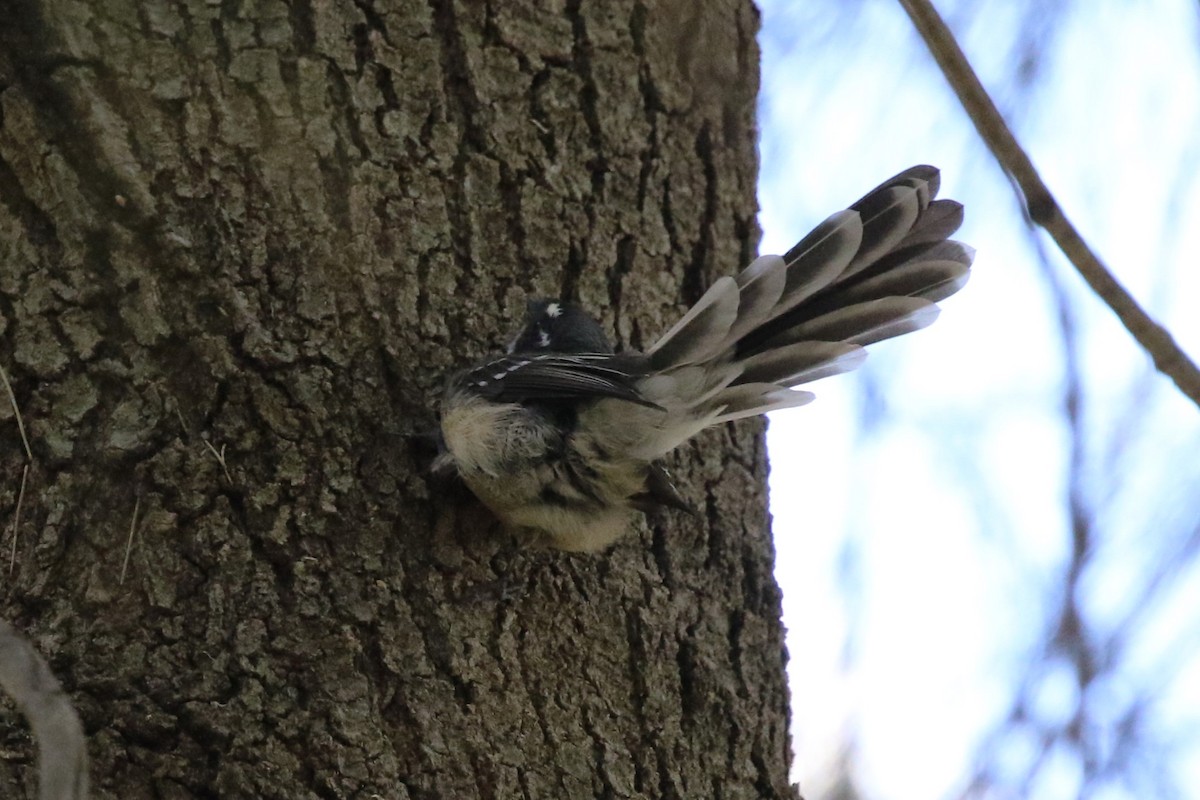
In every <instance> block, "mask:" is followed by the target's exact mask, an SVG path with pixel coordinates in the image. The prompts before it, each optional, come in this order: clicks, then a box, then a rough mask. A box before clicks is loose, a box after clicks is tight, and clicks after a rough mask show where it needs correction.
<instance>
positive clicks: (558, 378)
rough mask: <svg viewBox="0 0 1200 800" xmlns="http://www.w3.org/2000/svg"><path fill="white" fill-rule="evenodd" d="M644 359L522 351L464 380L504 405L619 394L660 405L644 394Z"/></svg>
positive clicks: (472, 389)
mask: <svg viewBox="0 0 1200 800" xmlns="http://www.w3.org/2000/svg"><path fill="white" fill-rule="evenodd" d="M640 362H641V359H638V358H632V357H630V356H628V355H612V354H609V353H572V354H564V353H545V354H541V355H532V354H516V355H510V356H504V357H502V358H497V359H495V360H493V361H489V362H487V363H486V364H484V365H482V366H479V367H476V368H475V369H473V370H471V371H470V372H468V373H466V374H465V375H463V376H462V377H461V378H460V379H459V381H460V384H461V385H462V386H463V387H464V388H466V389H468V390H470V391H472V392H475V393H476V394H479V395H482V396H483V397H486V398H487V399H489V400H493V401H495V402H498V403H520V402H531V401H532V402H536V401H538V400H551V401H552V400H584V399H587V398H593V397H615V398H617V399H619V400H628V401H629V402H631V403H638V404H639V405H644V406H650V407H651V408H659V406H658V405H656V404H655V403H651V402H650V401H649V400H647V399H645V398H644V397H642V396H641V394H640V393H638V391H637V389H636V388H635V387H634V382H635V381H636V380H637V379H638V378H640V377H642V375H643V374H644V370H642V369H639V364H640Z"/></svg>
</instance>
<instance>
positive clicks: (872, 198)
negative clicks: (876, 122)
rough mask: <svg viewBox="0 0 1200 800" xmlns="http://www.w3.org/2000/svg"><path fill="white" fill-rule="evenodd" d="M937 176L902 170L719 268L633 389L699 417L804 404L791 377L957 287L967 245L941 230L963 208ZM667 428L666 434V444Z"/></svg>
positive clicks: (853, 358) (930, 307)
mask: <svg viewBox="0 0 1200 800" xmlns="http://www.w3.org/2000/svg"><path fill="white" fill-rule="evenodd" d="M940 184H941V179H940V174H939V173H938V170H937V169H936V168H934V167H930V166H924V165H920V166H916V167H912V168H910V169H908V170H905V171H904V172H901V173H900V174H899V175H896V176H895V177H893V178H892V179H890V180H888V181H885V182H884V183H882V184H880V185H879V186H878V187H876V188H875V189H874V190H872V191H870V192H868V193H867V194H866V195H864V196H863V197H862V199H860V200H859V201H858V202H856V203H854V204H853V205H851V206H850V207H849V208H848V209H846V210H845V211H840V212H838V213H836V214H834V215H832V216H830V217H829V218H828V219H826V220H825V221H824V222H822V223H821V224H820V225H818V226H817V227H816V228H815V229H814V230H813V231H812V232H811V233H810V234H809V235H808V236H805V237H804V238H803V239H802V240H801V241H800V242H798V243H797V244H796V245H795V246H794V247H792V248H791V249H790V250H788V252H787V253H785V254H784V256H783V257H782V258H780V257H779V256H763V257H760V258H758V259H756V260H755V261H754V262H753V263H751V264H750V265H749V266H748V267H746V269H745V270H743V271H742V273H741V274H739V275H738V276H737V278H736V279H735V278H722V279H720V280H718V281H717V282H716V283H714V284H713V285H712V288H710V289H709V291H708V292H706V293H705V295H704V296H703V297H702V298H701V299H700V301H699V302H698V303H696V305H695V306H694V307H693V308H692V309H691V310H690V311H689V312H688V313H687V314H686V315H685V316H684V318H683V319H682V320H680V321H679V323H678V324H677V325H675V326H674V327H673V328H672V329H671V330H670V331H668V332H667V334H666V335H664V336H663V337H662V338H661V339H660V340H659V341H658V342H657V343H656V344H655V345H654V346H653V347H652V348H650V350H649V351H648V355H649V357H650V367H651V369H652V374H651V375H650V376H649V377H647V378H645V379H643V382H642V384H640V385H639V389H640V390H642V391H643V393H644V394H645V395H646V396H648V397H649V396H651V395H653V396H654V400H655V402H656V403H658V404H660V405H663V406H664V407H668V408H671V407H674V408H676V409H680V410H686V411H687V412H688V413H689V414H691V415H694V418H695V420H696V422H697V424H698V425H700V426H706V425H708V424H713V423H715V422H722V421H725V420H730V419H740V418H742V417H748V416H754V415H755V414H761V413H765V412H766V411H771V410H775V409H779V408H787V407H791V406H796V405H803V404H805V403H807V402H809V401H811V400H812V395H811V394H810V393H808V392H799V391H794V390H792V389H791V388H789V387H793V386H798V385H801V384H804V383H808V382H811V381H814V380H818V379H820V378H823V377H826V376H829V375H834V374H837V373H840V372H847V371H850V370H852V369H855V368H856V367H858V366H859V364H861V363H862V361H863V359H864V358H865V357H866V353H865V351H864V350H863V346H864V345H868V344H872V343H874V342H878V341H881V340H883V339H888V338H891V337H894V336H900V335H902V334H905V333H908V332H910V331H914V330H918V329H920V328H923V327H925V326H926V325H929V324H930V323H932V322H933V321H934V319H936V318H937V315H938V308H937V306H936V305H934V304H935V303H936V302H937V301H939V300H942V299H944V298H946V297H949V296H950V295H952V294H954V293H955V292H956V291H958V290H959V289H960V288H962V286H963V285H964V284H965V283H966V281H967V278H968V276H969V274H970V266H971V261H972V258H973V257H974V250H972V249H971V248H970V247H968V246H966V245H964V244H962V243H960V242H956V241H952V240H950V239H949V237H950V236H951V235H952V234H953V233H954V232H955V231H956V230H957V229H958V227H959V225H961V224H962V220H963V208H962V206H961V205H960V204H959V203H956V202H955V201H953V200H938V199H936V197H937V193H938V189H939V188H940ZM695 368H700V370H699V372H698V373H694V372H693V371H692V370H694V369H695ZM706 373H707V374H706ZM665 396H669V397H670V398H672V399H674V400H675V402H664V400H663V399H661V398H663V397H665ZM681 430H682V428H681ZM689 435H690V434H689ZM675 438H676V437H674V436H673V435H664V436H663V437H662V439H663V441H662V442H661V445H662V446H663V447H664V449H663V450H662V452H664V453H665V452H666V451H667V450H669V449H671V448H672V447H674V446H676V445H678V444H679V443H680V442H681V441H682V440H683V439H678V440H675V441H667V440H668V439H675ZM685 438H686V437H685ZM668 445H669V446H668ZM658 446H659V445H658V443H656V444H655V448H657V447H658Z"/></svg>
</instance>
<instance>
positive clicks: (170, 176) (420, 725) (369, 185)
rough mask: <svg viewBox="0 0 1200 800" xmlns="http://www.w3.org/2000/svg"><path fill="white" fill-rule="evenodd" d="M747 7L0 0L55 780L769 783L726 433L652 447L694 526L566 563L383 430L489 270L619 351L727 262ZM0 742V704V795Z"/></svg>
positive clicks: (2, 503)
mask: <svg viewBox="0 0 1200 800" xmlns="http://www.w3.org/2000/svg"><path fill="white" fill-rule="evenodd" d="M756 26H757V14H756V12H755V10H754V9H753V7H752V6H751V4H750V3H749V1H748V0H706V1H705V2H692V0H672V1H671V2H655V3H645V2H630V1H629V0H603V2H602V1H601V0H565V1H564V2H555V0H542V1H541V2H533V1H532V0H492V2H491V3H483V2H474V1H471V2H442V1H441V0H431V1H430V2H408V1H407V0H392V1H389V2H384V1H383V0H378V1H377V2H373V0H352V2H351V1H350V0H344V1H339V0H333V1H332V2H312V1H311V0H295V2H292V3H290V4H288V3H283V2H274V1H273V0H245V1H244V2H239V1H238V0H222V1H221V2H209V1H204V2H202V1H201V0H184V1H183V2H165V0H144V2H140V3H135V2H130V1H129V0H112V1H111V2H105V3H93V2H87V1H86V0H16V2H13V3H10V4H9V7H8V8H7V9H6V10H5V12H4V21H3V23H2V24H0V364H3V365H4V367H5V371H6V373H7V375H8V377H9V379H10V380H11V384H12V390H13V399H14V400H15V404H16V407H17V408H18V409H19V414H20V417H21V420H22V421H23V423H24V427H25V429H26V431H27V433H28V439H29V443H30V446H31V449H32V459H31V460H30V459H28V458H27V456H26V454H25V451H24V448H23V446H22V444H21V433H20V431H19V429H18V425H17V412H15V411H14V410H13V408H12V407H10V404H9V401H8V398H7V397H4V398H0V399H2V400H3V402H2V403H0V524H2V525H3V533H2V538H0V552H3V555H4V559H3V561H2V562H0V587H2V589H0V617H3V618H4V619H7V620H9V621H11V622H12V623H14V624H15V625H16V626H17V627H18V628H19V629H21V630H24V631H25V632H27V633H29V634H30V635H31V637H32V638H33V639H34V641H35V642H36V644H37V646H38V648H39V649H40V650H42V652H44V653H46V654H47V656H48V657H49V659H50V661H51V664H52V666H53V668H54V671H55V672H56V673H57V674H58V675H60V676H61V677H62V679H63V684H64V686H65V688H66V690H67V691H68V693H69V694H70V696H71V698H72V699H73V701H74V702H75V704H76V705H77V707H78V709H79V711H80V714H81V716H82V718H83V721H84V726H85V729H86V732H87V734H88V737H89V747H90V755H91V757H92V759H93V768H92V786H93V792H94V795H95V796H97V797H120V798H139V797H170V798H188V797H213V796H224V797H272V798H273V797H279V798H305V797H322V798H332V797H376V796H378V797H386V798H436V797H445V798H472V797H479V798H507V797H529V798H550V797H553V798H565V797H571V798H574V797H641V796H644V797H668V798H670V797H677V798H697V797H725V798H733V797H762V798H767V797H790V796H792V795H793V790H792V789H791V788H790V787H789V786H788V785H787V780H786V776H787V763H788V758H789V756H788V739H787V708H786V704H787V693H786V688H785V684H784V672H783V661H784V658H785V655H784V651H783V643H782V630H781V625H780V620H779V614H780V605H779V593H778V589H777V587H776V585H775V582H774V580H773V578H772V574H771V568H772V550H771V545H770V539H769V533H768V518H767V514H766V506H765V490H764V486H763V483H764V480H763V479H764V476H765V471H766V462H765V456H764V452H763V443H762V437H761V427H760V426H757V425H755V424H747V425H742V426H738V427H729V428H727V429H723V430H719V431H715V432H710V433H709V434H707V435H705V436H704V437H702V439H701V440H700V441H699V442H698V443H697V444H696V445H695V446H692V447H690V448H687V449H685V450H684V451H683V452H682V453H681V454H680V455H679V457H678V459H677V463H676V465H675V468H676V471H677V473H678V476H679V479H680V483H681V486H682V489H683V491H684V492H685V494H686V495H687V496H688V497H689V499H690V500H691V501H692V502H693V503H695V504H696V505H697V506H698V507H699V508H701V509H704V511H705V513H704V514H703V515H702V518H701V519H690V518H686V517H681V516H678V515H674V514H672V515H668V516H664V517H663V518H662V519H656V520H654V521H652V522H651V523H650V524H647V525H645V526H640V527H639V529H638V530H635V531H634V532H633V534H632V535H631V536H630V537H629V539H628V540H627V541H625V542H624V543H622V544H621V545H619V546H617V547H616V548H614V549H613V550H612V551H610V552H608V553H606V554H602V555H599V556H567V555H561V554H556V553H547V552H531V551H527V550H521V549H518V548H517V547H516V546H515V545H514V543H513V541H512V539H511V538H510V537H508V536H507V535H506V534H505V533H504V532H503V531H500V530H498V529H497V526H496V525H495V524H494V523H493V522H492V521H491V520H490V519H489V518H488V517H487V515H486V513H485V512H483V511H482V510H481V509H479V508H478V506H477V505H475V504H473V503H471V502H470V501H469V499H467V498H462V497H459V496H454V495H452V494H450V493H448V492H447V491H446V490H445V489H444V488H443V487H441V486H438V485H436V484H433V483H431V482H430V481H429V479H428V478H427V477H426V475H425V474H424V472H423V463H422V459H421V457H420V456H419V455H418V454H416V453H414V452H413V451H411V449H410V448H409V446H408V444H407V443H406V441H405V439H404V437H403V436H402V434H403V433H406V432H409V431H413V430H424V429H429V428H432V426H433V425H434V424H435V418H434V414H433V409H434V408H435V401H436V398H437V395H438V392H439V389H440V386H441V379H442V375H443V373H444V372H445V371H446V370H448V369H450V368H452V367H455V366H458V365H462V364H464V363H467V362H469V361H471V360H472V359H475V358H477V357H479V356H481V355H482V354H484V353H485V352H487V351H491V350H494V349H496V347H497V345H498V344H499V343H500V342H501V341H503V337H504V335H505V334H506V333H507V332H508V328H509V327H510V324H511V321H512V320H514V319H516V318H517V317H519V315H520V313H521V311H522V310H523V304H524V299H525V297H526V295H527V294H530V293H533V294H558V293H565V294H566V295H568V296H572V297H575V298H577V299H579V300H580V301H582V302H583V303H585V304H586V305H587V306H589V307H590V308H592V309H594V310H595V311H596V312H597V313H599V314H600V315H601V316H602V318H603V320H604V322H605V324H606V325H608V326H609V327H610V330H612V331H613V333H614V335H615V337H616V338H617V340H618V341H619V342H620V343H621V344H623V345H626V346H635V347H636V346H639V345H643V344H644V343H645V342H646V341H647V340H648V339H650V338H651V337H653V336H654V335H655V334H657V333H659V332H661V331H662V330H663V329H664V325H665V323H666V322H667V320H669V319H670V318H671V317H672V316H674V315H677V314H678V313H680V312H681V310H682V309H683V308H684V307H685V306H686V304H687V303H688V302H690V301H692V300H694V299H696V297H698V295H699V293H700V292H701V290H702V289H703V288H704V287H705V286H706V285H707V284H708V282H710V281H711V280H712V279H713V278H714V277H715V276H717V275H719V274H723V273H728V272H731V271H732V270H733V269H735V268H737V267H738V266H739V265H741V264H742V263H743V262H745V261H746V260H747V259H748V258H749V257H750V256H751V255H752V253H753V250H754V246H755V243H756V238H757V229H756V226H755V223H754V212H755V202H754V184H755V157H754V126H753V103H754V97H755V93H756V90H757V69H758V66H757V50H756V48H755V45H754V41H753V37H754V34H755V30H756ZM27 465H28V467H29V474H28V480H27V485H26V486H25V490H24V495H23V499H22V501H21V508H20V517H19V525H16V529H15V532H14V531H13V530H12V528H13V527H14V524H15V523H16V521H17V520H16V511H17V504H18V496H19V490H20V487H21V485H22V473H23V470H24V469H25V467H26V466H27ZM14 536H15V539H14ZM10 547H13V548H15V559H14V567H13V569H12V570H11V572H10V571H9V568H8V555H9V548H10ZM33 763H34V760H33V749H32V746H31V744H30V742H29V739H28V734H27V732H26V731H25V729H24V728H23V727H22V726H21V724H20V722H19V718H18V717H17V716H16V714H15V711H13V709H12V707H11V706H5V707H3V708H2V709H0V796H2V797H21V796H31V795H32V794H33V792H34V789H33V777H34V772H33Z"/></svg>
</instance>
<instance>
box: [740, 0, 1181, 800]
mask: <svg viewBox="0 0 1200 800" xmlns="http://www.w3.org/2000/svg"><path fill="white" fill-rule="evenodd" d="M936 2H937V7H938V9H939V10H940V11H941V12H942V14H944V15H945V18H946V21H947V22H948V23H949V26H950V28H951V29H952V30H953V31H954V35H955V38H956V40H957V45H956V46H961V48H962V51H963V52H964V53H966V54H967V55H969V56H970V61H971V64H972V66H973V68H974V70H976V71H977V73H978V75H979V78H980V80H981V81H982V83H983V84H985V85H986V86H987V87H988V89H989V92H990V97H991V100H990V101H989V102H994V104H995V106H996V108H998V110H999V118H1002V119H1003V121H1004V123H1005V124H1006V125H1007V126H1008V128H1010V129H1011V134H1012V136H1013V137H1014V138H1015V139H1018V140H1019V141H1020V143H1021V145H1022V147H1023V148H1024V150H1025V151H1026V152H1027V153H1028V156H1027V158H1026V160H1027V161H1032V162H1036V163H1037V165H1038V172H1039V174H1040V177H1039V178H1038V180H1039V181H1044V184H1046V185H1050V186H1053V187H1054V192H1055V199H1054V202H1055V203H1056V204H1061V206H1062V207H1063V208H1067V209H1070V213H1071V222H1072V223H1073V225H1074V226H1075V230H1076V231H1077V235H1078V236H1079V237H1080V238H1081V240H1083V239H1085V240H1086V241H1087V242H1088V243H1089V245H1090V247H1091V248H1094V250H1095V252H1097V253H1103V254H1104V255H1105V259H1106V262H1107V263H1106V264H1105V265H1102V267H1101V268H1102V269H1103V270H1104V271H1105V272H1110V273H1111V277H1112V278H1113V279H1114V281H1119V285H1121V286H1124V287H1127V288H1128V289H1129V292H1130V293H1131V294H1132V295H1134V296H1136V297H1137V298H1138V302H1139V303H1140V304H1141V306H1142V307H1143V308H1144V309H1145V312H1146V314H1148V316H1149V317H1152V318H1153V319H1155V320H1157V321H1158V322H1159V323H1161V325H1162V326H1163V327H1164V328H1165V329H1167V330H1169V331H1170V336H1171V337H1173V338H1174V340H1175V341H1177V342H1178V344H1179V346H1180V347H1179V349H1180V350H1182V351H1190V352H1192V353H1200V315H1197V314H1196V312H1195V298H1196V297H1198V296H1200V270H1197V269H1196V268H1195V262H1196V259H1195V253H1197V252H1200V227H1198V226H1196V225H1194V224H1193V221H1194V220H1196V219H1200V36H1198V35H1197V34H1198V33H1200V4H1197V3H1196V2H1195V0H1138V2H1127V1H1126V2H1122V0H1112V2H1106V3H1091V2H1084V0H936ZM760 3H761V6H762V8H763V14H764V17H763V20H764V22H763V31H762V35H761V42H762V47H763V53H764V68H763V94H762V99H761V101H760V102H761V105H760V120H761V129H762V145H761V153H762V165H763V167H762V178H761V180H760V186H759V192H760V203H761V208H762V211H761V214H760V219H761V221H762V222H761V224H762V227H763V231H764V234H763V252H777V251H778V250H779V249H780V248H786V247H787V246H789V245H790V244H791V240H792V239H793V238H794V236H795V234H797V233H801V232H803V230H805V229H806V228H807V227H809V226H810V225H811V224H812V223H813V222H815V221H817V220H819V219H820V218H821V217H822V216H823V215H824V214H826V213H828V211H829V209H831V208H837V207H839V206H841V205H843V204H844V203H845V202H846V201H848V200H852V199H853V198H854V197H856V196H858V194H860V193H861V191H860V190H861V188H864V187H866V186H870V185H872V184H874V183H877V182H878V180H879V176H880V175H887V174H891V173H893V172H895V171H896V170H898V169H900V168H903V167H904V166H906V165H907V164H911V163H917V162H925V163H930V164H936V165H937V166H938V167H940V168H941V169H942V175H943V192H944V194H945V195H946V196H951V197H954V198H955V199H957V200H961V201H962V202H963V203H964V205H965V207H966V211H967V218H966V223H965V224H964V226H963V229H962V231H961V233H960V235H961V238H962V239H963V241H966V242H969V243H971V244H972V245H974V246H976V247H977V249H978V257H977V260H976V269H975V270H974V271H973V277H972V279H971V281H972V282H971V284H970V285H969V286H967V287H966V289H965V290H964V291H963V292H961V293H960V294H959V295H958V296H956V297H955V298H953V299H952V300H951V301H950V302H948V303H946V306H945V310H944V312H943V314H942V317H941V318H940V319H939V320H938V322H937V324H936V325H934V326H933V327H932V328H931V329H930V330H928V331H925V332H923V333H922V334H920V335H918V336H913V337H910V341H908V342H905V343H901V344H899V345H896V346H895V347H890V348H888V347H881V348H876V350H875V352H874V354H873V355H871V357H870V358H869V359H868V362H867V365H866V367H865V369H864V370H862V371H861V372H860V374H859V377H858V378H857V379H855V380H850V379H847V380H844V381H843V380H838V379H834V380H831V381H829V382H826V383H823V384H821V385H818V386H817V388H816V392H817V395H818V399H817V402H815V403H813V404H812V405H810V406H808V407H806V408H805V409H804V410H802V411H797V412H795V413H793V414H779V415H775V416H773V417H772V420H771V428H770V431H769V434H768V436H769V445H770V458H771V482H772V489H773V491H772V497H771V501H772V513H773V514H774V518H775V523H774V528H775V542H776V549H777V569H776V575H777V577H778V579H779V581H780V585H781V586H782V587H783V591H784V615H785V622H786V625H787V627H788V631H789V634H788V635H789V639H788V647H789V651H790V653H791V655H792V660H791V661H790V663H789V666H788V670H789V676H790V684H791V691H792V696H793V707H794V711H793V729H794V737H795V738H794V747H795V751H796V758H797V766H796V769H795V773H794V774H795V777H796V779H797V780H799V781H800V782H801V785H802V788H803V789H804V792H805V795H806V796H809V797H829V798H838V797H841V798H850V797H853V798H863V800H931V798H943V799H944V798H971V800H984V799H986V800H1009V798H1013V799H1015V798H1020V799H1021V800H1067V799H1069V798H1076V799H1077V800H1127V799H1130V798H1144V797H1154V798H1156V800H1157V799H1158V798H1165V799H1166V800H1170V799H1171V798H1180V799H1181V800H1183V799H1186V800H1200V458H1198V457H1197V455H1196V454H1197V453H1200V415H1198V414H1196V405H1195V402H1194V396H1193V397H1189V396H1188V395H1186V394H1184V393H1182V392H1180V391H1179V390H1178V388H1177V387H1176V386H1175V385H1172V383H1171V382H1169V381H1166V380H1161V379H1160V375H1159V373H1158V372H1156V371H1155V369H1154V365H1153V364H1152V363H1151V360H1150V359H1148V358H1147V357H1146V350H1145V348H1144V347H1143V344H1144V342H1142V343H1140V342H1139V341H1137V340H1136V339H1135V338H1134V337H1131V336H1130V333H1129V330H1127V328H1126V327H1125V326H1124V324H1123V322H1122V321H1121V320H1119V319H1118V318H1117V316H1116V315H1114V314H1113V313H1112V311H1111V310H1110V309H1109V308H1108V307H1107V306H1106V305H1105V304H1104V303H1103V302H1097V295H1096V293H1095V292H1094V291H1093V289H1092V288H1090V287H1089V285H1088V284H1087V282H1086V281H1084V280H1080V279H1079V278H1078V277H1076V274H1077V272H1078V271H1077V270H1075V269H1072V268H1071V264H1070V262H1069V261H1068V259H1067V258H1066V257H1064V253H1063V252H1061V251H1060V248H1059V247H1058V246H1056V245H1055V243H1054V242H1052V240H1051V237H1048V236H1047V235H1046V232H1045V231H1043V230H1042V229H1041V228H1040V227H1037V226H1036V225H1035V224H1034V223H1033V220H1032V217H1031V216H1030V215H1031V214H1034V213H1039V211H1040V209H1039V206H1038V203H1037V202H1031V203H1028V204H1027V203H1025V196H1026V194H1025V192H1024V190H1023V189H1021V187H1020V186H1017V187H1016V188H1017V189H1018V190H1019V191H1017V192H1014V181H1013V178H1012V174H1013V171H1012V170H1011V169H1008V168H1003V167H1002V168H997V164H998V163H999V162H998V159H997V158H996V156H995V155H993V154H992V153H991V152H989V150H988V148H987V147H985V144H984V142H983V140H982V137H981V136H980V135H979V132H978V131H977V130H976V129H975V128H974V127H973V126H972V123H971V122H970V121H968V119H967V116H966V115H964V114H963V113H962V106H961V104H960V101H959V100H958V99H957V98H956V97H955V94H954V93H953V92H952V91H949V90H948V89H949V87H948V86H947V82H946V80H945V76H944V74H943V73H942V71H941V70H940V69H939V68H938V66H937V64H936V63H935V61H934V59H932V58H931V57H930V52H929V49H928V47H927V45H925V44H924V42H923V40H922V38H920V37H919V36H918V35H916V33H915V32H914V27H913V23H912V20H911V19H910V17H909V16H908V15H907V14H906V13H905V11H904V9H903V8H902V7H901V5H900V4H899V3H897V2H895V0H807V1H806V2H804V3H796V2H794V0H760ZM1029 196H1031V197H1033V196H1036V193H1033V192H1031V193H1030V195H1029ZM1014 197H1015V198H1017V200H1018V202H1016V203H1014V202H1013V199H1014ZM1151 349H1155V350H1156V353H1157V354H1158V355H1161V354H1162V351H1161V350H1159V348H1158V346H1157V345H1156V344H1153V343H1152V344H1151Z"/></svg>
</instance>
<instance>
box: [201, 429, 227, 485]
mask: <svg viewBox="0 0 1200 800" xmlns="http://www.w3.org/2000/svg"><path fill="white" fill-rule="evenodd" d="M200 441H202V442H204V446H205V447H207V448H208V452H210V453H212V456H213V458H215V459H216V460H217V463H218V464H220V465H221V469H222V470H223V471H224V472H225V480H227V481H229V482H230V483H231V484H232V483H233V476H231V475H230V474H229V466H228V465H227V464H226V463H225V445H221V450H220V452H218V451H217V448H215V447H213V444H212V442H210V441H209V440H208V439H201V440H200Z"/></svg>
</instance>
